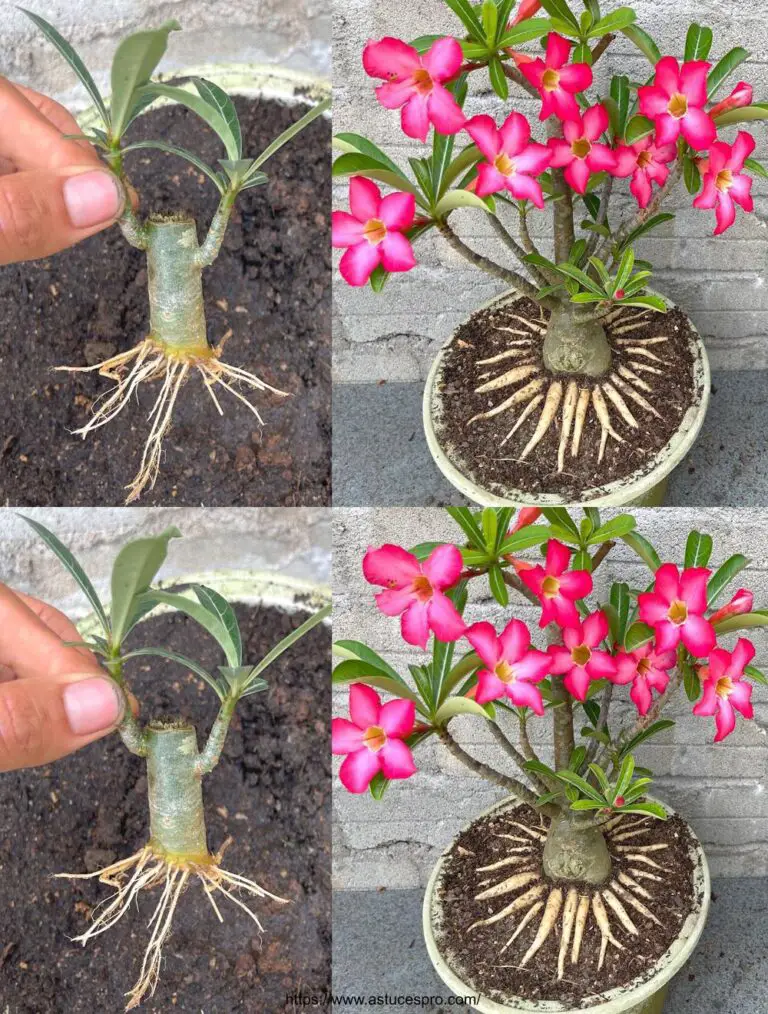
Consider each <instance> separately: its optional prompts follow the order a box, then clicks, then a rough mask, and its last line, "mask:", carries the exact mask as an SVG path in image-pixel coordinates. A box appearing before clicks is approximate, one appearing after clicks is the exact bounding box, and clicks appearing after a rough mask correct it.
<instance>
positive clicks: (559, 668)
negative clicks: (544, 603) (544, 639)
mask: <svg viewBox="0 0 768 1014" xmlns="http://www.w3.org/2000/svg"><path fill="white" fill-rule="evenodd" d="M607 636H608V620H607V619H606V616H605V613H603V612H601V611H598V612H596V613H591V614H590V615H589V616H588V617H587V618H586V619H585V620H584V622H583V623H579V622H578V621H577V622H576V623H574V624H573V625H572V626H568V627H566V628H565V630H564V631H563V646H561V645H559V644H553V645H550V647H549V654H550V655H551V656H552V663H553V664H552V672H553V673H557V674H559V675H562V674H565V679H564V680H563V686H564V687H565V689H566V690H567V691H568V693H569V694H573V696H574V697H575V698H577V700H580V701H585V700H586V699H587V690H588V689H589V684H590V682H591V681H592V680H601V679H611V677H612V676H613V675H614V674H615V672H616V662H615V660H614V659H613V657H612V656H611V655H610V654H609V653H608V652H607V651H600V650H598V648H597V646H598V644H600V642H601V641H603V640H605V638H606V637H607Z"/></svg>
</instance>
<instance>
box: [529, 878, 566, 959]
mask: <svg viewBox="0 0 768 1014" xmlns="http://www.w3.org/2000/svg"><path fill="white" fill-rule="evenodd" d="M562 905H563V892H562V891H561V890H560V888H559V887H556V888H554V890H552V891H550V892H549V897H548V898H547V903H546V905H545V906H544V915H543V916H542V917H541V922H540V923H539V929H538V932H537V934H536V936H535V937H534V940H533V943H532V944H531V946H530V947H529V948H528V950H527V951H526V952H525V955H524V957H523V960H522V961H521V962H520V967H521V968H525V966H526V965H527V964H528V962H529V961H530V960H531V958H532V957H533V956H534V954H535V953H536V952H537V951H538V950H539V949H540V948H541V947H542V945H543V944H544V942H545V941H546V939H547V938H548V937H549V934H550V933H551V932H552V930H553V929H554V928H555V923H556V922H557V917H558V916H559V915H560V909H561V908H562Z"/></svg>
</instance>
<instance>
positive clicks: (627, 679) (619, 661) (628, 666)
mask: <svg viewBox="0 0 768 1014" xmlns="http://www.w3.org/2000/svg"><path fill="white" fill-rule="evenodd" d="M615 662H616V671H615V672H614V674H613V675H612V676H610V677H609V679H610V681H611V683H616V684H618V685H619V686H626V684H627V683H631V682H632V681H633V680H635V679H637V659H636V658H635V656H634V655H633V654H629V653H627V652H626V651H620V652H619V653H618V654H617V655H616V656H615Z"/></svg>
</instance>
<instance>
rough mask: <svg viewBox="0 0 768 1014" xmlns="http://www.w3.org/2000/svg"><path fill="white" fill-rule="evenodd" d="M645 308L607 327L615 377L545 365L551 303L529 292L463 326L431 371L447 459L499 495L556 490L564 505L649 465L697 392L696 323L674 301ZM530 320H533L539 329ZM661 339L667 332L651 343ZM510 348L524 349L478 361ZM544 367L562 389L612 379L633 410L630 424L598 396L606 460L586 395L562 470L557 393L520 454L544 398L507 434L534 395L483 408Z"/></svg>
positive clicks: (533, 377)
mask: <svg viewBox="0 0 768 1014" xmlns="http://www.w3.org/2000/svg"><path fill="white" fill-rule="evenodd" d="M641 313H642V310H641V309H639V308H637V307H627V308H626V309H624V310H622V312H621V314H620V315H619V316H618V317H616V318H615V319H613V320H612V321H611V323H610V324H609V325H607V327H606V331H607V334H608V339H609V344H610V346H611V351H612V355H613V363H612V369H611V376H610V377H609V376H605V377H601V378H592V377H585V376H580V375H578V374H550V373H547V372H546V371H545V368H544V365H543V360H542V348H543V342H544V335H543V333H542V331H543V330H544V325H543V324H542V317H543V318H544V320H547V319H548V318H549V311H547V310H543V309H542V308H541V307H539V306H538V305H537V304H536V303H534V302H533V301H532V300H530V299H524V298H521V299H518V300H516V301H514V302H511V303H506V304H504V305H503V306H493V307H490V308H488V309H486V310H482V311H480V312H478V313H476V314H474V315H473V316H472V317H471V318H470V319H469V320H468V321H467V322H466V323H465V324H464V325H463V326H462V327H461V328H459V330H458V331H457V333H456V336H455V337H454V339H453V341H452V342H451V344H450V346H449V348H448V349H447V350H446V352H445V356H444V359H443V364H442V367H441V370H440V374H439V376H438V378H437V386H438V390H439V391H440V401H441V414H440V418H439V419H436V420H435V428H436V432H437V436H438V440H439V441H440V445H441V447H442V448H443V450H444V451H445V452H446V454H447V455H448V457H449V458H450V460H451V461H452V462H453V464H454V465H455V466H456V467H457V468H458V469H459V470H460V471H461V472H462V473H463V474H464V475H466V476H468V477H469V478H470V479H471V480H472V481H473V482H475V483H477V484H478V485H479V486H482V487H483V488H485V489H487V490H489V491H490V492H492V493H495V494H497V495H499V496H504V495H506V494H507V493H508V491H509V490H511V489H512V490H524V491H525V492H527V493H531V494H539V493H550V494H561V495H562V497H563V501H564V502H566V503H572V502H573V503H575V502H580V501H581V500H583V493H584V491H585V490H591V491H593V492H592V495H593V496H597V495H599V492H600V488H601V487H602V486H604V485H605V484H607V483H609V482H613V481H615V480H617V479H621V478H623V477H625V476H627V475H630V474H632V473H639V474H640V475H642V474H645V473H646V472H648V471H650V470H651V469H652V468H653V467H654V465H655V464H656V461H657V460H658V455H659V452H660V451H661V450H662V449H663V448H664V447H665V446H666V445H667V444H668V442H669V440H670V438H671V437H672V435H673V434H674V433H675V432H676V431H677V429H678V427H679V425H680V422H681V420H682V419H683V417H684V415H685V413H686V411H687V410H688V409H689V407H690V406H691V405H692V404H693V402H694V398H695V397H696V396H697V395H698V394H699V393H700V392H697V391H696V389H695V382H694V376H693V356H692V354H691V349H690V340H691V336H692V335H693V329H692V328H691V325H690V322H689V320H688V318H687V317H686V315H685V314H684V313H683V312H682V311H681V310H679V309H677V308H675V309H672V310H669V311H668V312H667V313H661V314H660V313H656V312H654V311H650V312H648V313H647V314H645V315H644V316H640V314H641ZM527 321H531V322H534V327H535V329H536V330H533V329H531V328H530V327H529V326H528V324H527V323H526V322H527ZM624 328H626V329H627V330H623V329H624ZM526 336H530V337H532V338H533V341H532V343H530V344H524V343H525V342H526ZM659 337H666V339H667V340H666V341H662V342H653V341H652V339H654V338H659ZM649 340H651V341H649ZM638 349H639V350H640V351H639V352H638V351H637V350H638ZM510 350H513V351H516V352H517V351H520V352H522V354H520V355H515V356H514V357H510V358H505V359H500V360H499V361H497V362H496V363H490V364H478V360H487V359H490V358H493V357H495V356H499V355H501V354H502V353H504V352H505V351H510ZM638 363H639V364H640V365H639V366H638V365H637V364H638ZM525 364H531V365H532V367H535V369H532V370H531V372H530V373H529V374H528V375H527V376H525V377H524V378H522V379H520V380H515V381H514V382H511V383H509V384H507V385H505V386H503V387H500V388H498V389H495V390H491V391H485V392H482V393H478V392H477V390H476V388H478V387H480V386H482V385H484V384H486V383H488V382H490V381H491V380H492V379H494V378H496V377H500V376H502V375H503V374H505V373H506V372H507V371H509V370H511V369H513V368H515V367H517V366H521V365H525ZM620 368H623V369H629V370H631V372H632V373H633V374H634V376H635V377H636V378H637V380H639V381H640V384H638V383H637V382H636V381H634V380H633V381H631V382H628V381H627V378H626V377H625V376H620V377H619V380H618V381H617V380H616V379H615V375H616V371H617V370H619V369H620ZM542 374H545V376H546V378H547V380H548V381H560V382H562V386H563V390H564V391H565V389H566V388H567V386H568V384H569V383H570V381H573V380H575V381H576V382H577V384H578V387H579V389H580V390H581V389H589V390H590V391H591V390H592V389H593V388H594V387H595V382H596V379H597V381H598V382H599V383H600V384H603V383H604V382H605V381H609V382H610V383H611V384H612V386H613V389H614V391H616V392H617V393H618V394H619V395H620V397H621V398H622V399H623V401H624V402H625V404H626V406H627V407H628V408H629V410H630V414H631V416H632V417H633V418H634V419H635V422H636V423H637V424H638V425H637V427H633V426H632V425H631V423H629V422H627V421H626V420H625V419H624V418H623V417H622V415H621V414H620V413H619V411H617V409H616V407H615V405H614V404H613V403H612V402H611V400H610V398H609V397H608V396H607V395H604V400H605V402H606V405H607V408H608V412H609V416H610V421H611V424H612V426H613V429H614V430H615V432H616V433H617V435H618V436H619V437H620V438H621V440H620V441H619V440H616V439H614V438H613V437H609V438H608V442H607V445H606V447H605V452H604V456H603V458H602V461H599V460H598V459H599V452H600V433H601V425H600V421H599V419H598V416H597V413H596V411H595V407H594V405H593V404H592V403H590V404H589V408H588V411H587V416H586V420H585V423H584V429H583V435H582V438H581V442H580V447H579V453H578V455H577V456H576V457H574V456H572V454H571V444H570V439H569V443H568V448H567V451H566V455H565V460H564V467H563V470H562V471H558V449H559V446H560V438H561V434H562V427H563V407H564V399H563V400H562V401H561V403H560V406H559V407H558V410H557V413H556V415H555V419H554V421H553V423H552V424H551V425H550V427H549V429H548V430H547V432H546V434H545V435H544V437H543V438H542V440H541V441H540V443H538V444H537V445H536V446H535V448H534V449H533V450H532V451H531V452H530V454H529V455H528V456H526V457H525V458H524V459H522V460H521V457H522V454H523V451H524V449H525V447H526V445H527V444H528V442H529V440H530V439H531V437H532V436H533V434H534V431H535V430H536V427H537V424H538V421H539V418H540V416H541V409H542V406H543V404H544V400H543V398H542V399H541V402H540V403H539V404H538V406H537V407H536V408H535V409H534V410H533V411H532V412H531V413H530V414H529V415H528V416H527V418H526V419H525V420H524V421H523V422H522V423H521V425H520V426H519V427H518V428H517V429H516V430H515V432H514V433H513V434H512V435H511V436H509V435H508V434H510V431H511V430H512V428H513V427H514V426H515V424H516V423H517V421H518V420H519V419H520V418H521V414H522V412H523V410H524V409H525V407H526V404H529V403H530V402H522V403H520V404H512V405H510V406H509V407H508V408H506V409H505V410H503V411H501V412H499V413H498V414H496V415H494V416H492V417H491V418H480V417H479V416H480V415H481V414H482V413H486V412H488V411H489V410H490V409H492V408H495V407H496V406H498V405H501V404H502V403H503V402H505V401H506V400H507V399H508V398H509V397H510V396H511V395H513V394H514V393H516V392H517V391H518V390H522V389H523V388H524V387H525V386H526V385H527V384H529V383H531V382H533V381H536V380H537V378H539V377H541V376H542ZM622 384H623V385H624V386H622ZM641 385H645V386H641ZM548 387H549V383H545V384H542V386H541V388H540V390H539V392H538V393H539V394H540V395H545V394H546V392H547V389H548ZM627 389H629V391H630V392H634V393H635V394H636V395H639V396H640V397H641V398H643V399H645V401H646V402H648V404H650V405H651V406H652V407H653V408H654V409H655V410H656V412H658V416H657V415H654V414H653V413H652V412H651V411H649V410H648V409H647V408H646V407H643V406H641V405H640V404H638V403H637V401H636V400H633V399H632V396H631V393H630V394H627ZM475 417H478V418H475ZM505 438H506V439H505ZM502 442H503V443H502Z"/></svg>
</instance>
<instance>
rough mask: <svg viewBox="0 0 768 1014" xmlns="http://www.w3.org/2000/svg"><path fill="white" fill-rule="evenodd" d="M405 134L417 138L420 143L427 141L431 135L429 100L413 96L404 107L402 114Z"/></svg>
mask: <svg viewBox="0 0 768 1014" xmlns="http://www.w3.org/2000/svg"><path fill="white" fill-rule="evenodd" d="M400 123H401V125H402V128H403V133H404V134H407V135H408V137H415V138H416V139H417V140H418V141H426V139H427V134H428V133H429V112H428V110H427V100H426V99H425V98H424V97H423V96H422V95H412V96H411V97H410V98H409V99H408V101H407V102H406V103H405V105H404V106H403V109H402V112H401V114H400Z"/></svg>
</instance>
